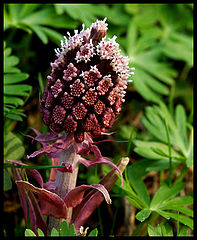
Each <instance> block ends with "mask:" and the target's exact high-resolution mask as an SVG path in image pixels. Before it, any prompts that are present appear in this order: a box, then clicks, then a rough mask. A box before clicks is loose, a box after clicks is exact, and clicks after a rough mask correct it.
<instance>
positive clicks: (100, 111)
mask: <svg viewBox="0 0 197 240" xmlns="http://www.w3.org/2000/svg"><path fill="white" fill-rule="evenodd" d="M82 27H83V28H82V30H81V31H80V32H78V30H75V31H74V35H73V36H71V35H70V34H69V33H68V36H69V37H68V39H67V38H66V37H65V41H62V42H61V48H60V49H59V48H58V49H55V53H56V57H57V58H56V60H55V61H54V62H53V63H51V68H52V71H51V74H50V75H48V77H47V79H48V83H47V86H46V87H45V89H44V93H43V96H42V99H41V101H40V110H41V114H42V118H43V121H44V123H45V124H46V125H47V126H48V127H49V129H50V132H48V133H44V134H41V133H39V132H38V131H37V130H35V129H33V130H34V132H35V133H36V137H32V136H29V137H31V138H32V139H33V140H36V141H38V142H40V143H41V144H42V146H43V147H42V148H41V149H40V150H38V151H36V152H34V153H32V154H31V155H30V156H27V157H28V158H32V157H35V156H37V155H38V154H42V153H45V154H46V155H47V156H48V157H49V158H51V159H52V164H53V165H54V168H52V169H51V173H50V177H49V181H48V182H47V183H43V180H42V177H41V175H40V174H39V172H38V171H36V170H34V171H33V172H32V171H29V173H30V174H32V175H33V176H34V178H35V179H36V180H37V182H38V185H39V186H38V187H37V186H34V185H32V184H31V183H29V182H28V181H24V178H23V177H22V175H21V173H20V174H19V172H18V176H16V179H17V181H16V184H17V186H18V189H19V192H20V194H19V195H20V197H21V198H22V201H21V202H22V206H23V210H24V209H25V208H26V207H25V206H26V205H25V204H26V203H25V196H26V199H27V201H28V203H29V206H31V207H30V208H29V210H30V214H29V216H30V218H31V221H32V225H33V230H35V233H37V231H36V229H37V227H39V228H40V229H42V230H43V232H45V234H47V233H49V232H50V231H51V230H52V229H53V228H56V229H57V230H58V229H59V227H60V224H61V222H62V220H63V219H64V220H66V221H67V222H68V223H69V224H74V225H75V229H76V230H79V229H80V227H81V226H83V225H84V224H85V222H86V220H87V219H88V218H89V216H90V215H91V214H92V212H93V211H94V210H95V209H96V208H97V207H98V206H99V205H100V204H101V202H102V201H103V200H104V199H105V200H106V202H107V203H108V204H110V203H111V199H110V196H109V193H108V191H110V189H111V188H112V186H113V185H114V184H115V181H116V178H117V176H116V172H118V173H119V174H120V176H121V180H122V183H123V177H122V172H123V171H124V168H125V167H126V165H127V164H128V158H122V159H121V160H120V161H119V162H118V164H117V165H115V164H114V163H113V162H112V161H111V160H110V159H108V158H107V157H103V156H102V154H101V152H100V150H99V148H98V147H97V146H96V142H94V141H93V139H94V138H95V137H98V136H100V135H109V134H111V133H106V129H110V128H111V127H112V125H113V123H114V121H115V120H116V118H117V116H118V115H119V113H120V111H121V105H122V103H123V102H124V101H125V100H124V96H125V93H126V91H125V90H126V88H127V81H128V78H129V77H130V75H132V74H133V72H132V70H134V68H129V66H128V64H129V59H128V57H126V56H123V55H122V54H121V53H120V49H119V44H118V43H117V42H116V36H114V37H112V38H111V39H107V38H106V33H107V23H106V18H105V19H104V20H103V21H100V20H97V21H96V22H95V23H93V24H92V25H91V26H90V28H87V29H85V28H84V25H83V26H82ZM103 141H104V140H103ZM90 152H92V153H93V154H94V158H93V159H89V160H87V159H86V158H85V157H87V156H88V155H89V153H90ZM80 163H81V164H83V165H85V166H86V167H90V166H93V165H95V164H107V165H110V166H112V167H113V170H111V172H109V173H108V174H107V175H106V176H104V177H103V179H101V181H100V183H99V184H92V185H81V186H77V187H76V181H77V174H78V167H79V164H80ZM13 164H16V165H21V163H19V162H13ZM23 167H24V166H23ZM55 167H56V168H55ZM26 168H28V167H27V166H26ZM24 189H25V190H26V194H27V195H25V192H24ZM87 190H90V191H89V192H88V193H87V194H86V195H85V196H84V193H85V191H87ZM34 194H36V195H37V196H38V198H39V201H40V205H39V206H38V204H36V202H35V198H34V197H33V196H34ZM24 213H25V214H27V210H24ZM38 213H39V214H38ZM42 215H47V216H49V225H48V226H47V228H46V223H45V221H44V219H43V218H42V220H43V222H42V224H40V219H38V218H39V216H42ZM41 225H42V226H41Z"/></svg>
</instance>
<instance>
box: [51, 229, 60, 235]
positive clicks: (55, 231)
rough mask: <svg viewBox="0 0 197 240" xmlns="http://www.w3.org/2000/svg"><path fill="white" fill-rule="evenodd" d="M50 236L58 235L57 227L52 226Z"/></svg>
mask: <svg viewBox="0 0 197 240" xmlns="http://www.w3.org/2000/svg"><path fill="white" fill-rule="evenodd" d="M50 236H51V237H56V236H58V237H59V232H58V231H57V229H55V228H52V230H51V234H50Z"/></svg>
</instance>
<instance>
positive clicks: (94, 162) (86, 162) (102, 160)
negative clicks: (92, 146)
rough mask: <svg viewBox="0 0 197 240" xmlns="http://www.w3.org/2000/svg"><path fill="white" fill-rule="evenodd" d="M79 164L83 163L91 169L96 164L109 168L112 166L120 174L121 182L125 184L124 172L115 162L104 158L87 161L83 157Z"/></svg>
mask: <svg viewBox="0 0 197 240" xmlns="http://www.w3.org/2000/svg"><path fill="white" fill-rule="evenodd" d="M79 162H80V163H82V164H83V165H85V166H86V167H91V166H94V165H96V164H107V165H109V166H112V167H113V168H114V169H115V170H116V171H117V172H118V173H119V174H120V176H121V181H122V184H123V177H122V172H121V171H120V169H119V168H118V167H117V166H116V165H115V164H114V163H113V162H111V161H110V160H108V158H105V157H102V158H100V159H92V160H87V159H85V158H82V157H81V158H80V159H79Z"/></svg>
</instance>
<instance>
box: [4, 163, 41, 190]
mask: <svg viewBox="0 0 197 240" xmlns="http://www.w3.org/2000/svg"><path fill="white" fill-rule="evenodd" d="M6 161H7V162H11V163H13V164H16V165H19V166H28V165H27V164H25V163H22V162H20V161H14V160H6ZM26 171H27V172H29V173H30V174H31V175H32V176H33V177H34V178H35V179H36V181H37V182H38V184H39V185H40V186H41V187H43V180H42V176H41V175H40V173H39V172H38V171H37V170H36V169H28V168H26ZM17 180H22V179H17Z"/></svg>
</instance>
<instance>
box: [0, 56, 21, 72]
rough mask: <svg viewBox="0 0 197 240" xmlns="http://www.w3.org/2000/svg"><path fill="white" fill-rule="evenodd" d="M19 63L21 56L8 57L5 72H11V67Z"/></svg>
mask: <svg viewBox="0 0 197 240" xmlns="http://www.w3.org/2000/svg"><path fill="white" fill-rule="evenodd" d="M18 63H19V58H18V57H16V56H9V57H6V61H5V64H4V72H6V73H7V72H9V68H10V67H13V66H15V65H17V64H18Z"/></svg>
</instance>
